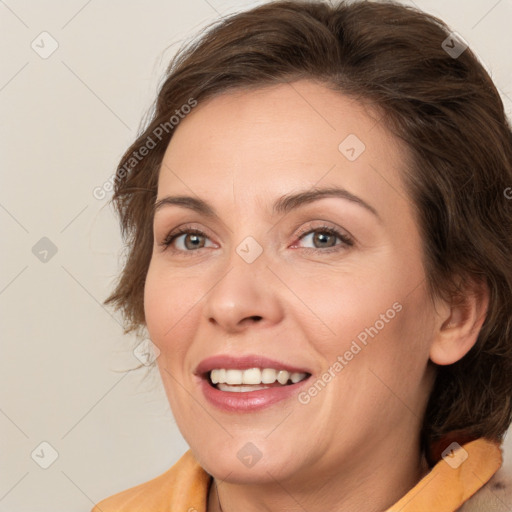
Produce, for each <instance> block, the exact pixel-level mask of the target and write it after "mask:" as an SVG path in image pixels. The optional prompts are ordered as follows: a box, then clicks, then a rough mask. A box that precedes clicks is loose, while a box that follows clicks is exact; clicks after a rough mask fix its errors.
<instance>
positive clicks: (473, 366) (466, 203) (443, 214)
mask: <svg viewBox="0 0 512 512" xmlns="http://www.w3.org/2000/svg"><path fill="white" fill-rule="evenodd" d="M447 37H449V29H448V28H447V27H446V25H445V24H444V23H443V22H442V21H440V20H439V19H437V18H435V17H433V16H430V15H427V14H425V13H422V12H420V11H417V10H415V9H413V8H410V7H406V6H403V5H400V4H396V3H393V2H374V1H365V2H356V3H353V2H351V3H348V2H347V3H345V2H343V3H340V4H339V5H336V6H331V5H329V4H327V3H324V2H315V3H308V2H303V1H277V2H272V3H269V4H266V5H263V6H260V7H257V8H254V9H252V10H250V11H247V12H242V13H239V14H236V15H232V16H230V17H227V18H224V19H222V20H220V21H219V22H217V23H216V24H215V25H214V26H213V27H211V28H210V30H209V31H207V32H206V33H205V34H204V35H203V36H202V37H201V38H200V39H199V40H198V41H196V42H193V43H192V44H190V45H188V47H186V48H185V49H183V50H182V51H181V52H179V53H178V55H177V56H176V57H175V58H174V59H173V61H172V62H171V65H170V67H169V70H168V73H167V75H166V79H165V81H164V83H163V85H162V86H161V89H160V91H159V93H158V97H157V100H156V104H155V107H154V110H153V112H152V117H151V120H150V121H149V123H148V124H147V127H146V128H145V130H144V131H143V132H142V133H141V134H140V136H139V137H138V139H137V140H136V141H135V143H134V144H133V145H132V146H131V147H130V148H129V149H128V151H127V152H126V153H125V155H124V156H123V158H122V160H121V162H120V164H119V167H118V170H117V176H116V184H115V193H114V197H113V201H114V202H115V206H116V208H117V211H118V213H119V215H120V219H121V226H122V232H123V236H124V238H125V240H126V244H127V259H126V262H125V265H124V268H123V271H122V273H121V275H120V278H119V281H118V283H117V286H116V288H115V290H114V292H113V293H112V295H111V296H110V297H109V298H108V299H107V300H106V303H112V304H114V305H115V306H116V307H117V308H118V309H121V310H122V312H123V314H124V318H125V325H126V332H129V331H131V330H136V329H139V328H143V326H144V322H145V320H144V304H143V290H144V282H145V277H146V273H147V270H148V266H149V263H150V259H151V253H152V244H153V232H152V220H153V216H152V215H153V203H154V201H155V198H156V193H157V180H158V173H159V169H160V165H161V162H162V158H163V155H164V152H165V149H166V147H167V145H168V143H169V141H170V139H171V137H172V134H173V127H174V126H173V123H172V122H170V118H171V116H173V115H174V117H175V118H176V119H177V117H176V114H178V111H179V112H185V111H186V110H185V109H184V108H183V106H184V105H186V104H189V105H192V104H193V102H197V103H196V104H201V102H204V101H205V100H206V99H207V98H211V97H214V96H215V95H218V94H220V93H224V92H226V91H228V90H231V89H236V88H238V89H240V88H252V87H256V88H257V87H263V86H265V85H272V84H277V83H283V82H290V81H292V80H297V79H301V78H309V79H313V80H316V81H320V82H322V83H324V84H326V85H327V86H329V87H331V88H333V89H335V90H337V91H339V92H340V93H342V94H346V95H349V96H351V97H354V98H356V99H358V100H359V101H364V102H366V103H369V104H371V105H373V106H376V107H377V108H378V109H380V112H381V113H382V114H383V119H382V122H383V123H385V125H386V126H387V128H388V129H389V130H390V131H391V132H392V133H394V134H395V135H396V136H398V137H400V138H401V139H402V140H403V141H405V143H406V145H407V147H408V148H409V154H410V160H411V161H410V165H409V172H408V173H407V175H406V176H404V179H405V182H406V185H407V187H408V190H409V193H410V196H411V198H412V200H413V203H414V205H415V207H416V211H417V216H418V224H419V227H420V230H421V233H422V236H423V241H424V255H423V257H424V262H425V269H426V273H427V278H428V283H429V287H430V290H431V292H432V293H433V294H434V295H438V296H445V297H448V298H450V299H451V300H455V298H456V297H459V298H460V297H461V296H463V295H464V294H466V293H468V290H469V288H468V287H469V285H470V284H471V282H474V281H475V280H484V281H485V282H486V284H487V286H488V287H489V290H490V305H489V308H488V312H487V317H486V320H485V322H484V325H483V327H482V329H481V332H480V334H479V337H478V341H477V343H476V345H475V346H474V347H473V349H472V350H471V351H470V352H469V353H468V354H467V355H466V356H465V357H464V358H462V359H461V360H460V361H459V362H457V363H455V364H452V365H449V366H439V367H437V378H436V382H435V385H434V388H433V390H432V393H431V397H430V401H429V404H428V407H427V411H426V415H425V419H424V426H423V440H424V442H425V443H427V445H428V446H431V445H432V444H433V443H434V442H436V441H438V440H440V439H443V438H444V437H446V435H447V434H449V433H450V432H452V433H453V432H454V431H456V430H463V431H464V435H463V436H462V437H460V439H463V438H468V439H472V438H477V437H482V436H484V437H487V438H490V439H494V440H498V441H501V439H502V436H503V435H504V433H505V431H506V429H507V428H508V426H509V424H510V422H511V414H512V412H511V410H512V405H511V390H512V331H511V326H512V313H511V305H512V263H511V261H512V258H511V254H512V251H511V245H512V221H511V219H512V215H511V212H512V200H507V198H506V195H507V194H506V192H505V191H506V190H510V189H509V188H508V187H510V186H512V133H511V129H510V125H509V123H508V121H507V119H506V115H505V113H504V108H503V103H502V101H501V99H500V96H499V93H498V91H497V90H496V87H495V86H494V84H493V82H492V81H491V79H490V77H489V75H488V74H487V72H486V71H485V70H484V68H483V67H482V65H481V64H480V63H479V62H478V60H477V58H476V57H475V56H474V54H473V53H472V52H471V50H470V49H469V48H468V49H466V50H465V51H463V52H462V54H460V55H459V56H453V55H449V54H448V53H447V51H445V48H446V44H445V45H443V46H444V47H443V46H442V44H443V41H445V40H446V38H447ZM447 41H448V43H449V44H448V46H449V47H450V48H451V47H454V45H455V42H454V40H453V39H451V40H450V39H448V40H447ZM457 44H458V43H457ZM459 48H460V46H459ZM182 108H183V110H181V109H182ZM180 117H182V116H181V115H180ZM178 121H179V120H178ZM157 135H158V136H157ZM149 140H151V141H152V143H155V146H156V147H153V148H151V150H150V151H149V152H148V151H145V152H144V153H145V154H146V155H145V156H144V158H134V155H136V154H137V155H138V154H139V153H138V152H140V153H141V154H142V152H141V151H140V150H141V149H142V148H143V147H144V146H146V147H148V146H149V142H148V141H149Z"/></svg>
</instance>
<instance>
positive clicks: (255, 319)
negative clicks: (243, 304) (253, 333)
mask: <svg viewBox="0 0 512 512" xmlns="http://www.w3.org/2000/svg"><path fill="white" fill-rule="evenodd" d="M249 318H251V319H252V320H254V321H255V322H259V321H260V320H263V317H262V316H257V315H253V316H250V317H249Z"/></svg>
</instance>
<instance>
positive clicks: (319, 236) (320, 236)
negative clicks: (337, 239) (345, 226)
mask: <svg viewBox="0 0 512 512" xmlns="http://www.w3.org/2000/svg"><path fill="white" fill-rule="evenodd" d="M329 238H331V239H333V238H334V237H333V236H332V235H331V234H329V233H318V234H317V235H316V236H315V244H316V242H319V243H320V245H322V244H324V245H323V246H324V247H325V246H326V242H327V241H328V239H329ZM332 245H333V244H332V243H331V244H327V247H332Z"/></svg>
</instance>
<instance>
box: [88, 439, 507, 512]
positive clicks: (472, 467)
mask: <svg viewBox="0 0 512 512" xmlns="http://www.w3.org/2000/svg"><path fill="white" fill-rule="evenodd" d="M462 448H463V449H464V450H465V451H464V450H460V449H459V450H457V451H456V452H454V453H453V454H452V456H451V457H450V456H447V457H446V458H445V459H442V460H440V461H439V462H438V463H437V464H436V465H435V466H434V467H433V468H432V469H431V470H430V472H429V473H428V474H427V475H426V476H425V477H423V478H422V479H421V480H420V481H419V482H418V483H417V484H416V485H415V486H414V487H413V488H412V489H411V490H409V492H407V494H405V496H403V497H402V498H401V499H400V500H398V501H397V502H396V503H395V504H394V505H393V506H391V507H390V508H388V509H387V510H386V511H385V512H455V511H457V510H458V509H459V508H460V507H461V506H462V505H463V503H465V502H466V501H467V500H468V499H469V498H470V497H471V496H472V495H473V494H474V493H475V492H477V491H478V490H479V489H480V488H481V487H483V486H484V485H485V483H487V482H488V481H489V479H490V478H491V477H492V476H493V475H494V474H495V473H496V471H497V470H498V469H499V468H500V466H501V464H502V454H501V449H500V447H499V445H498V444H497V443H493V442H491V441H488V440H486V439H483V438H482V439H477V440H476V441H471V442H470V443H467V444H464V445H463V447H462ZM466 456H467V458H466ZM211 482H212V477H211V476H210V475H209V474H208V473H206V471H205V470H204V469H203V468H202V467H201V466H200V465H199V463H198V462H197V460H196V459H195V458H194V456H193V455H192V452H191V451H190V450H188V451H187V452H186V453H185V454H184V455H183V456H182V457H181V459H180V460H178V462H176V464H175V465H174V466H172V467H171V468H170V469H169V470H167V471H166V472H165V473H163V474H161V475H160V476H158V477H156V478H154V479H153V480H150V481H149V482H145V483H143V484H140V485H137V486H136V487H132V488H131V489H127V490H126V491H123V492H120V493H118V494H115V495H114V496H111V497H110V498H106V499H104V500H103V501H100V502H99V503H98V504H97V505H96V506H95V507H94V508H93V510H92V512H207V510H206V505H207V502H208V491H209V489H210V485H211Z"/></svg>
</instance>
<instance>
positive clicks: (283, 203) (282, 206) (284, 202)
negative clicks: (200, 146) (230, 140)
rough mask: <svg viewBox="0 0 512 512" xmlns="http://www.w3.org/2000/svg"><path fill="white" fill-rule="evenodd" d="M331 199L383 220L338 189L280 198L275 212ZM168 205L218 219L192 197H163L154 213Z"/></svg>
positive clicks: (350, 195) (308, 191)
mask: <svg viewBox="0 0 512 512" xmlns="http://www.w3.org/2000/svg"><path fill="white" fill-rule="evenodd" d="M329 197H337V198H340V199H345V200H348V201H351V202H353V203H355V204H357V205H359V206H361V207H363V208H365V209H366V210H368V211H369V212H371V213H372V214H373V215H375V216H376V217H377V218H378V219H379V220H381V218H380V216H379V214H378V212H377V210H376V209H375V208H374V207H373V206H371V205H370V204H368V203H367V202H366V201H364V200H363V199H361V198H360V197H358V196H356V195H354V194H352V193H351V192H349V191H348V190H345V189H343V188H338V187H328V188H316V189H309V190H305V191H301V192H297V193H294V194H287V195H285V196H282V197H280V198H279V199H278V200H277V201H276V202H275V203H274V206H273V212H274V214H282V215H285V214H287V213H289V212H290V211H292V210H295V209H297V208H299V207H301V206H305V205H307V204H310V203H313V202H314V201H318V200H319V199H324V198H329ZM168 205H176V206H181V207H182V208H188V209H190V210H193V211H195V212H197V213H200V214H202V215H205V216H206V217H210V218H213V217H217V218H218V215H217V214H216V212H215V209H214V208H213V207H212V206H210V205H209V204H208V203H207V202H206V201H203V200H202V199H198V198H195V197H191V196H166V197H163V198H162V199H159V200H158V201H156V202H155V204H154V208H153V212H154V213H156V212H157V211H158V210H160V209H161V208H163V207H164V206H168Z"/></svg>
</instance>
